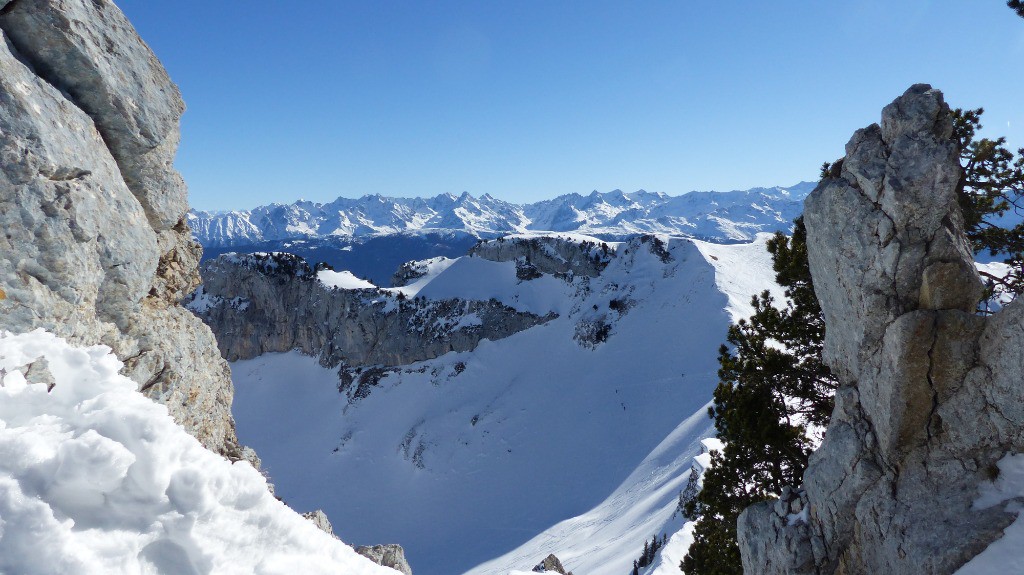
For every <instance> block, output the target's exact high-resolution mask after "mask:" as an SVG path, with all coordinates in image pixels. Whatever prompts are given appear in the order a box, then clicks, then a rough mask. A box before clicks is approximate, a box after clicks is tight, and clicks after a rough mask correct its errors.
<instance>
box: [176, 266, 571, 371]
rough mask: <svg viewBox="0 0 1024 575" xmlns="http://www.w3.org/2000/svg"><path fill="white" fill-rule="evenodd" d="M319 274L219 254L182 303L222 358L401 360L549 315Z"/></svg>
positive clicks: (465, 344) (462, 347)
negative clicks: (286, 354) (327, 281)
mask: <svg viewBox="0 0 1024 575" xmlns="http://www.w3.org/2000/svg"><path fill="white" fill-rule="evenodd" d="M317 271H318V270H313V269H311V268H310V267H309V265H308V264H307V263H306V261H305V260H303V259H302V258H300V257H298V256H295V255H291V254H283V253H275V254H253V255H237V254H229V255H224V256H221V257H219V258H217V259H215V260H210V261H208V262H206V263H205V264H203V277H204V279H205V283H204V284H203V287H202V288H201V289H200V290H199V292H197V293H196V294H195V295H194V296H193V297H192V298H191V300H190V301H189V303H188V305H189V307H190V308H191V309H192V310H193V311H195V312H196V313H197V314H199V316H200V317H201V318H202V319H203V321H205V322H207V323H208V324H209V325H210V326H212V327H213V329H214V331H215V332H216V333H217V334H219V336H218V342H219V344H220V346H221V352H222V353H223V355H224V357H226V358H227V359H228V360H229V361H234V360H237V359H249V358H253V357H256V356H258V355H261V354H263V353H267V352H274V351H289V350H292V349H299V350H301V351H303V352H304V353H307V354H309V355H313V356H317V357H319V358H320V362H321V363H322V364H323V365H326V366H332V367H333V366H337V365H339V364H344V365H345V366H349V367H362V366H381V367H393V366H398V365H407V364H410V363H414V362H417V361H421V360H424V359H431V358H435V357H439V356H441V355H444V354H445V353H448V352H450V351H468V350H471V349H474V348H475V347H476V346H477V344H479V343H480V341H481V340H483V339H491V340H496V339H501V338H504V337H508V336H510V335H512V334H514V333H517V332H519V331H522V330H524V329H527V328H529V327H532V326H535V325H538V324H541V323H544V322H546V321H548V320H550V319H552V318H553V317H554V316H543V317H542V316H537V315H534V314H531V313H526V312H520V311H516V310H515V309H513V308H510V307H508V306H506V305H503V304H501V303H499V302H498V301H496V300H491V301H463V300H442V301H426V300H423V299H411V300H410V299H406V298H404V297H401V296H398V295H395V294H393V293H390V292H387V291H384V290H379V289H337V288H331V287H327V286H326V285H324V284H323V283H321V282H320V281H318V280H317ZM359 373H360V374H364V375H365V374H368V373H371V372H365V373H364V372H362V371H360V372H359Z"/></svg>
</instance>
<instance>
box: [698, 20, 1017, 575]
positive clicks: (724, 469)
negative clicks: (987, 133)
mask: <svg viewBox="0 0 1024 575" xmlns="http://www.w3.org/2000/svg"><path fill="white" fill-rule="evenodd" d="M1012 4H1013V3H1012V2H1011V5H1012ZM1017 4H1018V6H1019V5H1020V4H1021V2H1017ZM982 112H983V111H982V110H981V109H980V108H979V109H977V110H966V111H965V110H960V109H957V110H954V126H955V132H954V135H955V137H956V139H957V142H958V144H959V146H960V161H961V165H962V166H963V173H962V176H961V178H960V182H959V185H958V188H957V200H958V202H959V203H960V207H961V209H962V212H963V215H964V223H965V230H966V233H967V238H968V240H969V241H970V242H971V244H972V248H973V249H974V251H975V253H983V252H987V253H989V254H991V255H993V256H996V255H999V256H1001V257H1003V258H1004V262H1005V263H1007V264H1009V266H1010V271H1009V273H1007V274H1005V275H1003V276H995V275H992V274H983V275H984V276H985V279H986V280H987V282H988V284H989V292H990V293H989V295H992V293H993V292H995V293H999V292H1002V293H1008V294H1012V295H1016V294H1019V293H1022V292H1024V283H1022V282H1021V278H1022V277H1024V273H1022V270H1024V224H1021V223H1016V222H1020V217H1019V216H1021V215H1022V214H1024V211H1022V210H1024V199H1022V195H1024V149H1022V150H1019V151H1018V155H1017V156H1016V157H1015V156H1014V154H1013V153H1012V152H1010V151H1009V150H1008V149H1007V148H1006V147H1005V139H1003V138H999V139H997V140H989V139H987V138H982V139H976V138H975V136H976V132H977V131H978V130H979V129H980V128H981V125H980V116H981V114H982ZM841 174H842V161H841V160H840V161H837V162H834V163H825V164H824V165H823V166H822V168H821V176H822V179H825V178H838V177H841ZM1008 215H1009V216H1013V215H1016V216H1018V217H1017V218H1016V220H1013V219H1011V223H1010V225H1006V220H1005V219H1004V220H1003V221H1000V220H999V218H1001V217H1004V216H1008ZM1001 224H1002V225H1001ZM768 251H769V252H770V253H771V255H772V260H773V267H774V269H775V273H776V280H777V281H778V283H779V284H780V285H782V286H783V287H785V288H786V291H785V294H786V298H787V302H786V305H785V307H781V308H776V307H775V305H776V302H775V301H774V300H773V299H772V297H771V296H770V295H769V294H768V292H764V293H762V294H760V295H757V296H754V298H753V302H752V303H753V306H754V315H753V316H751V318H750V319H749V320H741V321H740V322H739V323H738V324H737V325H734V326H732V327H731V328H730V329H729V333H728V336H727V341H728V345H723V346H722V348H721V350H720V351H719V363H720V365H721V369H720V370H719V379H720V383H719V385H718V387H717V388H716V390H715V395H714V399H715V406H714V407H713V408H712V409H710V415H711V417H712V418H713V419H714V420H715V429H716V430H717V435H718V438H719V439H721V440H722V441H724V442H725V449H724V451H723V452H721V453H719V452H716V453H713V454H712V466H711V468H710V469H709V470H707V471H706V472H705V475H704V480H703V483H704V485H703V489H702V490H701V491H700V492H699V493H698V494H697V496H696V497H687V498H685V501H683V511H684V513H685V514H686V516H687V517H688V518H691V519H699V521H698V523H697V525H696V528H695V531H694V543H693V545H692V546H691V547H690V550H689V553H688V554H687V556H686V558H685V559H684V560H683V563H682V565H681V567H682V569H683V570H684V571H685V572H686V573H687V575H726V574H729V575H732V574H740V573H742V565H741V563H740V554H739V548H738V547H737V544H736V520H737V519H738V517H739V514H740V513H741V512H742V511H743V509H745V508H746V507H747V506H749V505H751V504H753V503H757V502H759V501H765V500H767V499H771V498H773V497H775V494H777V493H779V491H781V489H782V487H783V486H785V485H792V486H794V487H799V486H800V485H801V483H802V480H803V472H804V470H805V468H806V467H807V457H808V456H809V455H810V452H811V450H812V449H813V447H814V445H815V444H816V443H817V440H819V439H820V438H817V437H814V436H813V429H815V428H818V429H820V428H822V427H824V426H826V425H827V423H828V418H829V416H830V414H831V411H832V396H833V394H834V391H835V387H836V384H837V382H836V381H835V379H834V378H833V377H832V375H831V373H830V372H829V370H828V367H827V366H825V364H824V363H823V362H822V359H821V352H822V343H823V341H824V336H825V325H824V319H823V317H822V313H821V309H820V307H819V306H818V302H817V299H816V297H815V296H814V289H813V285H812V280H811V275H810V269H809V266H808V262H807V244H806V231H805V229H804V226H803V222H802V218H801V219H797V220H796V222H795V226H794V232H793V236H792V238H787V237H785V236H784V235H782V234H776V236H775V237H774V238H773V239H772V240H771V241H769V242H768Z"/></svg>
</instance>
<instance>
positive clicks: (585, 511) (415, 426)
mask: <svg viewBox="0 0 1024 575" xmlns="http://www.w3.org/2000/svg"><path fill="white" fill-rule="evenodd" d="M625 245H626V244H624V246H625ZM629 245H630V246H632V245H634V244H629ZM621 248H622V246H620V251H619V253H618V256H617V257H616V258H613V259H612V261H611V263H610V264H609V265H608V267H607V268H606V269H605V270H604V272H602V274H601V276H599V277H597V278H582V277H580V278H576V279H575V280H574V281H573V282H571V283H570V282H566V281H564V280H561V279H557V278H554V277H550V276H544V277H541V278H537V279H534V280H530V281H520V280H518V279H517V278H516V277H515V265H514V262H503V263H498V262H492V261H488V260H484V259H482V258H478V257H463V258H459V259H456V260H451V261H449V262H446V267H445V268H444V269H443V270H436V272H435V273H431V274H430V276H429V278H420V281H418V282H416V284H419V285H416V287H415V288H414V290H415V291H412V292H410V293H414V294H416V295H420V296H423V297H426V298H428V299H433V298H450V297H459V298H463V299H489V298H491V297H495V298H497V299H499V300H500V301H502V302H504V303H506V304H508V305H512V306H514V307H516V308H517V309H523V310H527V311H533V312H534V313H547V312H549V311H554V312H556V313H558V314H559V317H558V318H556V319H554V320H552V321H550V322H548V323H546V324H544V325H541V326H537V327H534V328H531V329H528V330H526V331H523V332H520V333H517V334H515V335H513V336H511V337H508V338H505V339H502V340H499V341H493V342H492V341H487V340H485V341H483V342H482V343H481V344H480V345H479V346H478V347H477V348H476V349H475V350H473V351H471V352H464V353H449V354H447V355H444V356H441V357H439V358H436V359H432V360H428V361H424V362H419V363H416V364H412V365H407V366H402V367H401V368H400V369H399V370H398V372H397V373H389V374H387V375H386V376H384V377H382V378H381V380H380V383H379V385H378V386H376V387H374V388H373V389H372V391H371V393H370V395H369V396H368V397H366V398H365V399H361V400H358V401H357V402H355V403H352V404H349V403H348V402H347V399H346V397H345V396H344V395H342V394H340V393H338V391H337V389H336V388H337V385H338V377H337V373H336V370H333V369H327V368H323V367H321V366H320V365H319V364H318V363H317V362H316V360H315V359H313V358H309V357H304V356H302V355H300V354H298V353H295V352H290V353H279V354H266V355H263V356H260V357H258V358H255V359H251V360H246V361H239V362H235V363H234V364H233V365H232V372H233V379H234V381H235V385H236V396H235V409H234V411H235V416H236V421H237V425H238V433H239V436H240V438H241V440H242V442H243V443H244V444H246V445H251V446H252V447H254V448H255V449H256V450H257V452H258V453H259V454H260V456H261V457H262V458H263V461H264V464H265V465H266V468H267V469H268V472H269V474H270V475H271V477H272V479H273V481H274V483H275V485H276V486H277V490H278V494H279V495H281V496H282V497H284V498H285V499H286V500H287V501H288V502H289V503H291V504H292V505H294V506H296V508H297V509H300V510H303V511H305V510H311V509H314V508H316V507H322V508H323V509H324V510H325V511H326V512H327V513H328V515H329V516H331V517H335V518H344V522H343V524H342V525H339V526H338V528H337V532H338V533H339V535H340V536H341V537H342V538H343V539H345V540H346V541H352V542H354V543H357V544H373V543H387V542H398V543H401V544H402V545H403V547H405V549H406V556H407V557H408V558H409V561H410V564H411V565H412V566H413V569H414V570H415V572H416V573H417V574H418V575H441V574H444V575H450V574H452V573H465V572H468V573H473V574H484V573H493V574H501V575H505V574H506V573H509V572H512V571H516V570H520V571H529V569H531V568H532V567H533V566H534V565H536V564H537V563H538V562H539V561H541V560H542V559H543V558H544V557H545V556H547V555H548V554H549V553H555V555H557V556H558V557H559V558H560V559H561V560H562V563H563V564H564V565H565V566H566V568H567V569H570V570H573V571H575V572H576V573H585V574H588V575H621V574H623V573H628V572H629V569H630V568H631V567H632V561H633V559H634V558H636V557H638V556H639V554H640V551H641V549H642V547H643V542H644V540H645V539H649V538H650V536H651V535H652V534H654V533H658V534H661V533H676V532H677V531H679V530H680V529H683V528H684V525H683V522H682V519H681V518H680V517H679V516H678V514H676V513H675V509H676V505H677V501H678V495H679V492H680V490H682V489H683V487H685V485H686V481H687V479H688V476H689V472H690V468H691V465H692V461H693V457H694V456H696V455H698V454H699V453H701V451H702V446H701V440H702V439H704V438H706V437H708V436H709V435H710V434H711V432H712V423H711V421H710V420H709V419H708V417H707V413H706V410H707V402H708V400H709V399H710V397H711V392H712V390H713V389H714V386H715V385H716V383H717V368H718V365H717V361H716V357H717V353H716V352H717V349H718V346H719V345H720V344H721V342H722V341H724V337H725V332H726V329H727V327H728V325H729V323H730V322H731V321H732V319H733V318H734V317H738V314H742V313H745V312H744V310H742V309H740V310H737V309H735V308H736V306H740V305H744V304H748V303H749V302H748V300H749V297H750V295H752V294H753V293H756V292H759V291H761V290H763V289H765V288H766V287H768V286H769V285H770V284H771V277H772V276H773V274H771V273H770V269H771V268H770V264H769V263H768V259H769V256H768V254H767V253H766V252H765V251H764V248H763V244H762V245H761V246H753V247H752V246H750V245H742V244H736V245H732V246H715V247H706V246H703V244H701V243H700V242H696V243H695V242H692V241H689V240H683V239H672V240H671V241H670V242H669V243H668V245H667V249H668V250H669V252H670V253H671V255H672V259H671V261H669V262H668V263H664V262H662V261H661V260H660V259H659V258H658V257H657V256H655V255H654V254H651V253H650V251H649V244H646V245H640V246H639V247H638V248H637V249H632V248H630V249H628V250H623V249H621ZM627 251H628V253H627ZM704 252H709V253H713V254H715V255H716V257H718V258H719V260H718V262H719V263H717V264H716V260H713V259H711V258H709V257H706V255H705V254H704ZM735 252H742V255H741V254H737V253H735ZM741 261H743V262H747V265H728V264H727V263H724V262H741ZM748 274H754V275H757V274H760V275H761V277H760V278H759V279H758V278H754V279H749V280H748V279H744V278H742V277H740V276H745V275H748ZM414 285H415V284H414ZM394 289H398V290H400V289H402V288H394ZM740 290H746V291H747V293H745V294H743V296H742V297H740V295H739V291H740ZM732 292H737V293H736V294H733V293H732ZM613 299H620V300H622V299H628V300H629V301H631V305H630V307H629V309H628V310H627V311H625V312H624V313H623V312H619V311H616V310H612V309H610V306H609V303H610V301H611V300H613ZM597 320H602V321H607V322H609V324H610V325H611V335H610V337H609V338H608V340H607V341H605V342H603V343H599V344H597V345H595V346H593V347H586V346H583V345H580V344H579V343H578V342H577V341H575V340H574V339H573V335H574V333H575V328H576V326H577V324H578V323H579V322H586V321H597ZM458 364H461V366H460V368H456V366H457V365H458ZM672 541H675V544H674V545H675V546H674V547H671V548H672V549H673V551H671V553H675V554H676V555H679V554H680V553H684V554H685V548H684V547H683V546H682V545H681V544H680V541H682V539H679V538H675V537H673V538H672V539H670V544H671V542H672ZM676 565H678V562H677V563H676Z"/></svg>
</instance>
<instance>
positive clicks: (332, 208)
mask: <svg viewBox="0 0 1024 575" xmlns="http://www.w3.org/2000/svg"><path fill="white" fill-rule="evenodd" d="M813 187H814V184H812V183H810V182H801V183H799V184H797V185H795V186H790V187H788V188H782V187H773V188H752V189H750V190H742V191H733V192H690V193H688V194H684V195H681V196H669V195H666V194H661V193H654V192H647V191H644V190H640V191H637V192H633V193H628V194H627V193H624V192H622V191H619V190H615V191H612V192H608V193H599V192H596V191H595V192H593V193H591V194H586V195H582V194H566V195H563V196H559V197H557V198H553V199H550V200H545V201H541V202H536V203H533V204H513V203H510V202H506V201H503V200H499V199H497V198H494V197H492V196H490V195H488V194H484V195H483V196H481V197H479V198H476V197H473V196H472V195H470V194H468V193H463V194H462V195H460V196H455V195H452V194H442V195H439V196H436V197H433V198H391V197H384V196H380V195H370V196H363V197H361V198H357V199H351V198H338V199H337V200H334V201H333V202H328V203H319V202H310V201H304V200H299V201H297V202H295V203H292V204H287V205H286V204H271V205H269V206H260V207H258V208H254V209H251V210H237V211H229V212H204V211H192V212H190V213H189V223H190V225H191V227H192V229H193V230H194V231H195V234H196V238H197V239H198V240H199V241H200V242H201V243H202V244H203V246H204V247H207V248H214V247H217V248H219V247H230V246H236V247H241V246H251V245H255V244H261V243H264V242H272V241H284V240H296V239H311V238H358V237H367V236H379V235H388V234H409V233H413V234H415V233H421V234H422V233H428V232H437V231H447V232H452V231H459V232H462V233H468V234H471V235H473V236H475V237H478V238H494V237H498V236H502V235H506V234H515V233H523V232H527V231H531V230H532V231H543V232H575V233H581V234H587V235H591V236H596V237H600V238H601V239H604V240H622V239H627V238H629V237H633V236H637V235H640V234H664V235H675V236H678V235H683V236H690V237H696V238H702V239H708V240H711V241H749V240H751V239H753V238H754V236H755V235H756V234H757V233H758V232H772V231H775V230H788V229H789V228H790V225H791V223H792V221H793V218H794V217H796V216H797V215H798V214H799V213H800V202H801V201H802V200H803V199H804V197H806V195H807V193H808V192H810V190H811V189H812V188H813ZM274 249H279V248H274Z"/></svg>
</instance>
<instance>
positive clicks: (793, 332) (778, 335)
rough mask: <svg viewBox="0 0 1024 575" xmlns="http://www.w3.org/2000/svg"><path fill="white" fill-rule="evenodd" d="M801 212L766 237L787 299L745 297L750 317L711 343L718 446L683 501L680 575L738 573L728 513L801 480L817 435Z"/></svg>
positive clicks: (815, 366)
mask: <svg viewBox="0 0 1024 575" xmlns="http://www.w3.org/2000/svg"><path fill="white" fill-rule="evenodd" d="M806 238H807V235H806V231H805V229H804V226H803V219H802V218H799V219H797V220H796V222H795V228H794V232H793V237H792V238H789V237H786V236H785V235H783V234H781V233H780V234H776V235H775V237H774V238H772V239H771V240H769V242H768V251H769V252H770V253H771V254H772V259H773V267H774V270H775V274H776V275H775V277H776V281H777V282H778V283H779V284H780V285H782V286H784V287H785V288H786V291H785V293H786V297H787V300H788V301H787V302H786V305H785V306H784V307H776V305H775V300H774V299H773V298H772V296H771V295H770V294H769V293H768V292H764V293H762V294H760V295H756V296H754V298H753V300H752V302H751V303H752V304H753V306H754V315H753V316H751V317H750V319H749V320H741V321H740V322H739V323H738V324H736V325H734V326H732V327H730V328H729V333H728V336H727V341H728V345H723V346H722V347H721V349H720V350H719V358H718V360H719V364H720V365H721V369H720V370H719V372H718V376H719V379H720V383H719V385H718V387H717V388H716V389H715V396H714V397H715V406H714V407H713V408H711V409H710V410H709V414H710V415H711V417H712V418H714V420H715V429H716V430H717V431H718V437H719V439H721V440H722V441H724V442H725V445H726V446H725V450H724V451H723V452H715V453H712V465H711V468H710V469H709V470H707V472H706V473H705V475H704V488H703V489H702V490H701V492H700V493H699V494H698V495H697V497H696V498H693V499H691V500H690V501H689V502H687V504H686V508H685V509H684V513H686V515H687V516H688V517H699V518H700V519H701V521H700V522H698V523H697V526H696V529H695V531H694V543H693V545H691V546H690V551H689V554H688V555H687V556H686V558H685V559H684V561H683V564H682V568H683V570H685V571H686V573H687V574H698V573H699V574H714V575H720V574H721V575H725V574H738V573H742V567H741V565H740V555H739V548H738V547H737V546H736V519H737V518H738V517H739V514H740V512H741V511H743V509H745V508H746V507H747V506H749V505H751V504H753V503H757V502H758V501H764V500H766V499H769V498H771V497H773V496H774V494H776V493H778V492H779V491H780V490H781V489H782V487H783V486H785V485H795V486H798V485H800V482H801V480H802V476H803V471H804V469H805V468H806V467H807V457H808V456H809V455H810V453H811V451H812V450H813V448H814V445H815V440H816V439H817V438H816V437H815V436H814V435H815V434H814V433H813V431H812V429H813V427H812V426H818V427H821V426H824V425H825V424H826V423H827V421H828V417H829V415H830V414H831V412H832V395H833V393H834V390H835V386H836V382H835V380H834V378H833V377H832V375H831V373H830V372H829V369H828V367H826V366H825V364H824V363H822V361H821V347H822V341H823V339H824V334H825V325H824V321H823V319H822V315H821V308H820V307H819V306H818V300H817V299H816V298H815V296H814V288H813V286H812V284H811V273H810V269H809V267H808V264H807V245H806Z"/></svg>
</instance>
